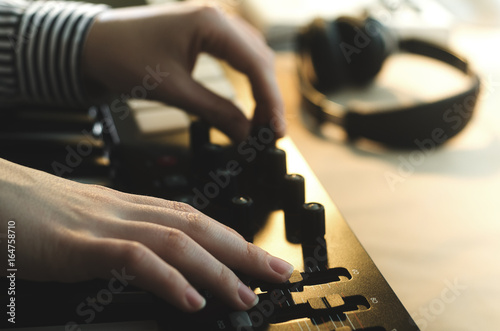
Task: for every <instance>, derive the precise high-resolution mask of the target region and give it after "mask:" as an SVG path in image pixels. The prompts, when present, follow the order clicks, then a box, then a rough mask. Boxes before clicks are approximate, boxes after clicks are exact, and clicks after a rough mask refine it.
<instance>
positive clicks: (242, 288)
mask: <svg viewBox="0 0 500 331" xmlns="http://www.w3.org/2000/svg"><path fill="white" fill-rule="evenodd" d="M238 295H239V296H240V299H241V301H243V302H244V303H245V304H246V305H247V306H248V307H249V308H251V307H253V306H255V305H256V304H257V303H258V302H259V297H258V296H257V294H255V293H254V292H253V291H252V290H251V289H250V288H248V287H247V286H246V285H244V284H243V283H242V282H238Z"/></svg>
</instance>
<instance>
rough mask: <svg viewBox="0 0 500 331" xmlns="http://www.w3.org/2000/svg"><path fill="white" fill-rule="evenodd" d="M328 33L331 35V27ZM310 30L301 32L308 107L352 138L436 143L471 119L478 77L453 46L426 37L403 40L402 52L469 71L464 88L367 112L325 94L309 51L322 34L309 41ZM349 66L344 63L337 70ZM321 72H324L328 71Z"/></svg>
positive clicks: (300, 70) (301, 67) (302, 83)
mask: <svg viewBox="0 0 500 331" xmlns="http://www.w3.org/2000/svg"><path fill="white" fill-rule="evenodd" d="M313 24H314V26H315V29H316V31H315V32H314V33H315V34H318V31H317V26H318V21H317V20H316V21H315V22H314V23H313ZM311 26H312V25H311ZM328 33H329V34H331V32H330V31H329V32H328ZM310 34H311V32H310V28H309V29H306V30H305V31H304V32H302V33H301V34H299V36H298V74H299V79H300V88H301V92H302V96H303V103H304V106H305V108H306V110H308V111H309V112H310V113H311V114H312V115H313V116H314V117H315V118H317V119H318V121H319V122H320V123H322V122H325V121H329V122H332V123H334V124H337V125H339V126H341V127H343V128H344V130H345V131H346V133H347V135H348V137H349V139H351V140H355V139H357V138H367V139H370V140H373V141H376V142H379V143H382V144H385V145H387V146H391V147H402V148H415V147H417V146H418V145H419V143H421V142H422V141H424V140H426V139H432V140H433V141H434V143H435V145H439V144H442V143H444V142H445V141H446V140H448V139H449V138H451V137H453V136H455V135H456V134H457V133H459V132H460V131H461V130H462V129H463V128H464V127H465V126H466V125H467V123H468V122H469V120H470V118H471V116H472V113H473V110H474V107H475V105H476V101H477V97H478V94H479V89H480V80H479V77H478V75H477V74H476V73H474V72H472V71H471V70H470V68H469V65H468V63H467V61H466V60H464V59H462V58H461V57H460V56H458V55H456V54H454V53H453V52H452V51H450V50H448V49H446V48H444V47H441V46H438V45H435V44H432V43H429V42H426V41H423V40H417V39H405V40H400V41H399V42H398V47H399V49H400V50H402V51H405V52H408V53H412V54H416V55H421V56H425V57H430V58H433V59H436V60H438V61H441V62H443V63H446V64H448V65H451V66H453V67H454V68H456V69H458V70H460V71H461V72H463V73H464V74H466V75H467V76H469V77H470V78H471V85H470V87H469V88H468V89H467V90H466V91H463V92H461V93H458V94H456V95H453V96H451V97H448V98H445V99H441V100H438V101H436V102H431V103H424V104H416V105H413V106H409V107H396V108H394V109H390V110H379V111H374V112H369V113H366V112H362V111H360V110H359V109H356V108H355V107H354V108H348V107H345V106H342V105H340V104H338V103H336V102H334V101H332V100H329V99H328V98H327V97H326V95H325V93H326V88H325V86H324V85H325V84H321V83H320V82H321V79H318V70H321V68H318V66H319V65H318V63H317V62H316V63H314V59H313V56H318V55H316V54H311V50H312V49H314V47H316V48H317V45H314V44H313V43H314V42H317V39H318V37H317V36H316V37H315V38H316V40H311V39H310ZM325 39H326V38H325ZM335 42H336V43H337V42H338V40H337V41H335ZM329 47H331V46H329ZM316 51H317V49H316ZM322 56H323V57H324V56H325V54H323V55H322ZM333 60H334V59H333ZM333 60H332V61H333ZM337 63H338V61H337ZM329 65H330V66H333V65H334V64H333V63H330V64H329ZM325 71H326V72H329V71H328V70H325ZM345 71H346V69H345V68H342V69H340V71H339V72H345ZM321 74H322V75H323V76H325V72H322V73H321ZM323 79H324V78H323Z"/></svg>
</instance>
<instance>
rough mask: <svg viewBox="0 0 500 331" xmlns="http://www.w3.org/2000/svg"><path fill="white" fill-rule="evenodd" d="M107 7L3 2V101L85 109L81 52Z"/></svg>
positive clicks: (0, 93) (0, 20) (0, 92)
mask: <svg viewBox="0 0 500 331" xmlns="http://www.w3.org/2000/svg"><path fill="white" fill-rule="evenodd" d="M107 8H108V7H107V6H104V5H94V4H87V3H81V2H70V1H26V0H0V99H4V100H12V99H21V100H23V101H28V102H30V103H43V104H52V105H70V106H78V105H84V104H85V103H86V102H85V93H84V91H83V86H82V79H81V72H80V68H81V53H82V47H83V43H84V41H85V37H86V35H87V32H88V30H89V27H90V25H91V24H92V22H93V19H94V18H95V16H96V15H97V14H99V13H100V12H102V11H104V10H106V9H107Z"/></svg>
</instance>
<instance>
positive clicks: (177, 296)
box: [73, 238, 205, 312]
mask: <svg viewBox="0 0 500 331" xmlns="http://www.w3.org/2000/svg"><path fill="white" fill-rule="evenodd" d="M79 240H80V244H81V245H79V246H78V247H80V254H78V255H79V257H78V259H73V261H75V260H76V261H78V262H77V263H79V264H80V266H79V267H80V268H81V270H88V271H87V272H88V276H89V278H95V277H99V278H104V279H110V278H112V277H114V278H115V279H116V281H115V282H114V284H111V281H110V286H111V285H113V287H114V288H116V287H118V286H124V287H126V286H127V285H128V284H129V283H130V284H131V285H134V286H138V287H140V288H142V289H144V290H147V291H149V292H152V293H154V294H156V295H158V296H159V297H161V298H162V299H164V300H165V301H167V302H168V303H170V304H172V305H174V306H176V307H178V308H180V309H182V310H184V311H188V312H194V311H197V310H200V309H202V308H203V307H204V306H205V299H204V298H203V297H202V296H201V295H200V294H199V293H198V292H197V291H196V289H194V287H192V286H191V285H190V284H189V283H188V282H187V280H186V279H185V278H184V277H183V276H182V275H181V274H180V273H179V271H177V270H176V269H175V268H173V267H172V266H170V265H168V264H167V263H166V262H165V261H163V260H162V259H161V258H159V257H158V256H157V255H156V254H154V253H153V252H152V251H151V249H149V248H147V247H146V246H144V245H143V244H140V243H138V242H134V241H127V240H121V239H112V238H106V239H101V238H92V239H88V238H86V239H79ZM75 246H76V245H75Z"/></svg>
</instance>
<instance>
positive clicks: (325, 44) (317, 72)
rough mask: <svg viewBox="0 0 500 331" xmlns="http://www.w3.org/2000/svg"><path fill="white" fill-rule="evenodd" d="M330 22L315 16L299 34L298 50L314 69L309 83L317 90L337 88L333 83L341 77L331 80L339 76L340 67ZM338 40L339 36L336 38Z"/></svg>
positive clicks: (339, 80)
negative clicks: (307, 58)
mask: <svg viewBox="0 0 500 331" xmlns="http://www.w3.org/2000/svg"><path fill="white" fill-rule="evenodd" d="M331 24H332V23H327V22H325V21H324V20H323V19H321V18H317V19H315V20H314V21H312V22H311V23H310V24H309V25H307V26H306V27H305V28H304V29H303V30H302V32H301V33H300V34H299V38H298V44H299V51H300V52H301V53H302V54H303V55H307V56H308V57H309V59H310V62H311V64H312V68H313V70H314V75H313V76H314V77H311V83H312V84H313V85H314V86H315V87H316V88H317V89H319V90H332V89H335V88H338V87H339V86H336V85H335V84H332V82H333V83H336V82H341V81H343V79H337V80H334V81H332V77H339V76H341V73H340V72H339V69H340V70H341V69H342V67H341V66H340V65H339V61H340V60H341V58H340V57H339V56H340V54H339V52H338V50H337V48H336V47H334V45H335V44H336V43H335V41H332V40H331V39H332V38H335V36H332V34H335V33H336V32H334V31H333V32H332V31H328V32H327V30H330V29H331V28H332V27H331ZM337 40H338V41H340V39H339V38H337Z"/></svg>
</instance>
